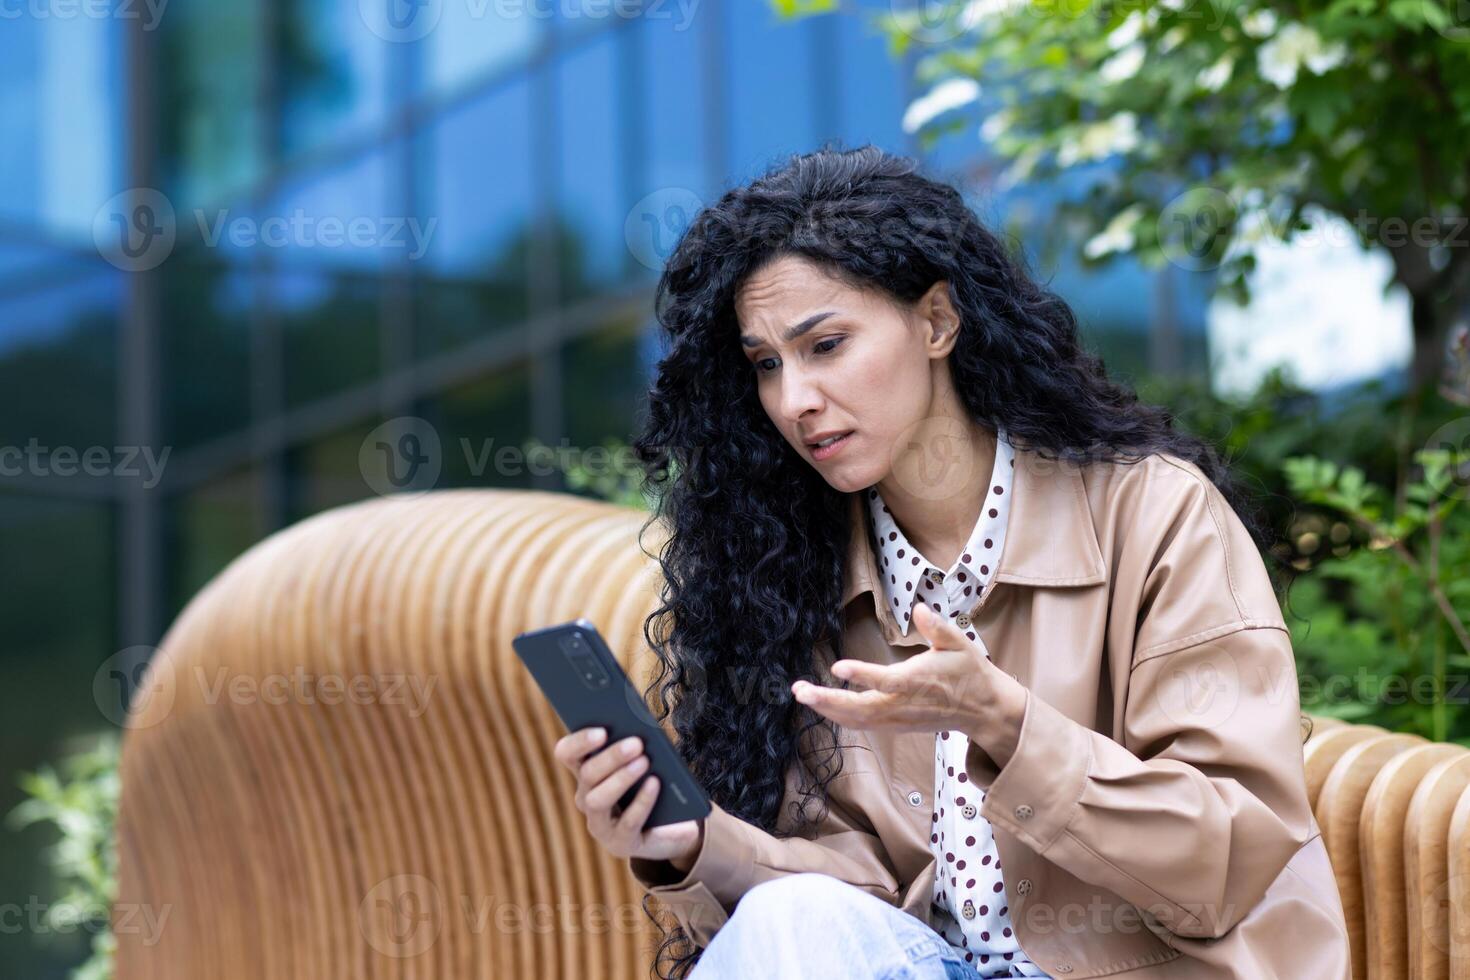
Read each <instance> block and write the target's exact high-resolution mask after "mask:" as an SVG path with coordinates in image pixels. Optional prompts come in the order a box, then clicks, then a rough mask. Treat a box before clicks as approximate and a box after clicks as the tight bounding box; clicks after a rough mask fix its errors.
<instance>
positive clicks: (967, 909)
mask: <svg viewBox="0 0 1470 980" xmlns="http://www.w3.org/2000/svg"><path fill="white" fill-rule="evenodd" d="M960 915H963V916H964V917H965V918H967V919H973V918H975V903H974V902H972V901H971V900H970V899H968V898H967V899H965V904H964V905H962V906H960Z"/></svg>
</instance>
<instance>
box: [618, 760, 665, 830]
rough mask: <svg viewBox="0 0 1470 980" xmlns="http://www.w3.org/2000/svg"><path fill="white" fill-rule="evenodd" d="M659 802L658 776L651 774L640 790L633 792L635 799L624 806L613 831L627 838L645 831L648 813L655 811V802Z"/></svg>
mask: <svg viewBox="0 0 1470 980" xmlns="http://www.w3.org/2000/svg"><path fill="white" fill-rule="evenodd" d="M656 802H658V777H657V776H652V775H650V776H649V777H648V778H647V779H645V780H644V781H643V785H642V786H639V787H638V792H637V793H635V794H633V801H632V802H631V803H629V804H628V805H627V806H626V807H624V808H623V812H622V813H621V814H619V816H618V818H617V820H616V821H615V822H614V824H613V833H615V834H617V835H619V836H620V837H622V838H623V839H625V840H632V839H633V838H635V837H637V836H638V835H639V834H641V833H642V832H643V825H644V824H646V823H648V815H649V814H650V813H652V812H653V804H654V803H656Z"/></svg>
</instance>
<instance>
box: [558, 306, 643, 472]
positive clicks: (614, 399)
mask: <svg viewBox="0 0 1470 980" xmlns="http://www.w3.org/2000/svg"><path fill="white" fill-rule="evenodd" d="M649 329H650V324H649V321H648V319H647V318H646V317H642V316H629V317H626V318H624V319H621V320H615V321H613V322H611V323H609V324H608V325H607V326H606V327H604V328H603V329H601V330H598V331H597V332H595V333H592V334H588V335H586V336H583V337H579V338H578V339H576V340H573V341H570V342H568V343H567V345H566V347H564V348H563V349H562V384H563V391H564V392H565V393H566V395H565V399H566V400H565V406H564V408H563V417H564V418H565V420H566V430H567V431H566V434H567V439H568V440H569V441H570V442H571V445H573V446H576V447H588V446H600V445H602V444H603V441H604V440H605V439H608V438H614V439H618V440H620V441H622V442H629V441H631V440H632V438H633V432H634V430H635V428H636V427H637V421H636V419H637V414H638V412H639V411H640V410H641V409H642V407H643V403H644V401H645V400H646V398H647V393H648V386H649V384H650V383H651V381H652V378H651V376H650V374H649V370H648V368H649V365H648V363H647V360H648V359H647V341H648V330H649Z"/></svg>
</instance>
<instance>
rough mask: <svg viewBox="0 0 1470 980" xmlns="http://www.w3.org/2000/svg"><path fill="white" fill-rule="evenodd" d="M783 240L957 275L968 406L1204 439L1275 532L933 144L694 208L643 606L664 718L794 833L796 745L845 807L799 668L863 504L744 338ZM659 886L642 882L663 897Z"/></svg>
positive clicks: (1049, 449)
mask: <svg viewBox="0 0 1470 980" xmlns="http://www.w3.org/2000/svg"><path fill="white" fill-rule="evenodd" d="M784 255H795V256H800V257H804V258H805V259H808V260H810V261H812V262H814V263H816V264H817V265H818V266H820V267H821V268H823V269H825V270H827V271H829V272H830V273H832V274H834V275H836V276H838V277H839V278H840V279H841V280H842V281H844V282H848V283H851V284H853V285H854V286H856V287H859V288H871V287H878V288H880V289H882V290H884V291H886V292H887V293H888V294H889V295H890V296H891V297H892V298H893V299H894V300H895V301H896V302H899V303H905V304H912V303H913V302H914V301H915V300H916V299H918V298H919V297H920V296H922V295H923V294H924V293H925V291H926V290H928V289H929V288H930V287H931V286H932V285H933V284H934V283H935V282H937V281H939V280H941V279H943V280H947V281H948V282H949V289H950V297H951V301H952V303H953V305H954V307H955V309H956V311H957V312H958V313H959V315H960V319H961V323H960V328H959V336H958V338H957V340H956V342H955V346H954V348H953V350H952V351H951V354H950V357H949V365H950V370H951V374H952V378H953V381H954V387H955V389H956V390H957V392H958V394H959V396H960V398H961V400H962V401H963V403H964V406H965V408H966V410H967V411H968V413H969V415H970V417H971V418H973V419H974V420H976V421H977V422H980V423H983V424H984V425H986V426H987V427H989V428H991V429H994V428H996V427H997V425H999V426H1003V427H1004V428H1005V431H1006V434H1007V436H1008V438H1009V439H1010V440H1011V441H1012V443H1013V444H1016V445H1018V446H1025V447H1026V448H1028V449H1030V450H1032V451H1034V452H1036V453H1038V454H1040V455H1041V456H1042V457H1043V458H1047V459H1065V460H1068V461H1074V462H1080V463H1085V462H1090V461H1096V460H1119V461H1124V462H1129V463H1132V462H1137V461H1139V460H1141V459H1143V458H1145V457H1147V456H1148V455H1150V454H1152V453H1161V452H1162V453H1170V454H1173V455H1175V456H1178V457H1180V458H1183V459H1186V460H1189V461H1190V462H1192V463H1194V464H1195V465H1197V466H1198V467H1199V468H1200V470H1201V471H1203V472H1204V473H1205V474H1206V475H1207V476H1208V477H1209V479H1210V480H1211V481H1212V482H1213V483H1214V484H1215V485H1216V486H1217V487H1218V488H1219V489H1220V491H1221V492H1222V493H1223V494H1224V496H1225V497H1226V499H1227V500H1228V501H1229V503H1230V504H1231V506H1232V507H1233V508H1234V509H1235V511H1236V513H1237V514H1238V515H1239V516H1240V518H1241V521H1242V523H1243V524H1244V525H1245V526H1246V528H1247V529H1248V530H1249V532H1250V533H1251V535H1252V537H1253V538H1254V539H1255V540H1256V543H1257V545H1258V546H1259V547H1260V549H1261V550H1262V552H1264V553H1268V554H1269V551H1268V549H1269V546H1270V544H1271V542H1270V541H1269V540H1268V536H1269V533H1270V532H1269V530H1268V526H1267V524H1266V523H1265V522H1263V521H1262V520H1261V519H1260V518H1259V517H1258V515H1257V514H1256V512H1255V511H1254V509H1253V507H1252V506H1251V505H1250V502H1249V500H1248V499H1247V498H1246V496H1245V495H1244V493H1243V491H1242V490H1241V489H1240V488H1239V487H1237V486H1236V484H1235V483H1234V481H1233V480H1232V478H1231V476H1230V473H1229V471H1228V468H1227V466H1226V465H1225V464H1224V463H1223V462H1222V461H1221V459H1220V457H1219V456H1218V455H1217V453H1216V452H1215V450H1214V449H1213V448H1212V447H1211V446H1210V445H1208V444H1207V443H1205V442H1203V441H1201V440H1200V439H1197V438H1194V437H1192V436H1190V435H1188V434H1186V433H1184V432H1181V431H1176V430H1175V429H1174V428H1172V423H1173V419H1172V416H1171V415H1170V413H1169V412H1168V411H1166V410H1165V409H1164V408H1162V407H1156V406H1151V405H1146V404H1141V403H1140V402H1139V401H1138V397H1137V395H1136V394H1135V393H1134V392H1133V391H1132V390H1131V389H1130V388H1129V387H1127V386H1126V385H1123V384H1119V383H1116V382H1114V381H1111V380H1109V379H1108V377H1107V375H1106V373H1105V371H1104V368H1103V363H1102V361H1101V359H1099V358H1098V357H1096V356H1094V355H1093V354H1091V353H1089V352H1088V351H1087V350H1085V349H1084V348H1083V346H1082V344H1081V343H1080V341H1079V338H1078V331H1077V321H1076V318H1075V316H1074V315H1073V313H1072V310H1071V309H1070V308H1069V307H1068V306H1067V304H1066V303H1065V302H1064V301H1063V300H1062V299H1061V298H1060V297H1059V296H1058V295H1056V294H1055V293H1053V292H1051V291H1050V290H1049V289H1047V288H1046V287H1044V286H1042V285H1041V284H1039V283H1037V282H1036V281H1035V280H1034V279H1033V278H1032V277H1031V275H1030V274H1029V273H1028V271H1027V269H1026V267H1025V263H1024V260H1023V259H1022V258H1020V257H1018V256H1016V255H1013V254H1012V253H1011V252H1010V251H1009V250H1008V249H1007V248H1006V247H1005V245H1004V244H1003V243H1002V241H1001V240H1000V239H999V238H997V237H996V236H995V235H994V234H992V233H991V232H990V231H988V230H987V229H986V228H985V227H984V226H983V225H982V224H981V223H980V221H979V219H978V218H977V217H976V216H975V215H974V213H973V212H972V211H971V210H970V209H969V208H968V207H967V206H966V204H965V202H964V200H963V199H962V197H961V194H960V192H959V191H958V190H957V189H956V188H954V187H952V186H949V185H947V184H945V183H942V182H938V181H936V180H933V179H930V178H928V177H925V176H923V175H921V174H920V173H919V165H918V163H917V162H916V161H915V160H913V159H911V158H908V157H903V156H896V155H893V154H890V153H888V152H885V151H884V150H882V149H879V148H878V147H875V146H871V145H868V146H862V147H858V148H856V149H850V150H838V149H833V148H830V146H824V147H822V148H821V149H819V150H817V151H815V152H811V153H806V154H801V155H793V156H791V157H790V158H789V160H788V161H786V162H785V163H784V164H783V165H780V166H779V167H773V168H772V169H771V170H769V171H767V172H766V173H765V174H764V175H762V176H761V177H759V178H758V179H756V180H754V181H753V182H751V183H750V184H749V185H748V186H741V187H736V188H734V189H731V190H729V191H726V192H725V193H724V194H723V195H722V196H721V197H720V199H719V200H718V201H717V202H716V203H715V204H713V205H711V206H709V207H706V208H704V209H703V210H702V211H700V212H699V214H698V215H697V216H695V218H694V219H693V221H692V222H691V223H690V224H689V226H688V228H687V229H686V230H685V232H684V234H683V235H682V237H681V238H680V240H679V242H678V244H677V246H676V247H675V249H674V251H673V253H672V254H671V256H670V258H669V260H668V262H667V263H666V266H665V268H664V270H663V272H662V275H661V276H660V279H659V283H658V291H657V297H656V303H655V309H656V312H657V316H658V320H659V323H660V326H661V328H662V330H663V332H664V333H665V335H666V340H667V344H666V354H665V355H664V356H663V357H662V359H661V360H660V361H659V363H658V367H657V374H656V378H655V380H654V383H653V386H652V388H651V390H650V391H649V404H648V408H647V415H646V417H645V419H644V421H643V423H642V426H641V432H640V433H639V434H638V436H637V437H636V439H635V441H634V447H633V448H634V450H635V452H636V453H637V455H638V458H639V460H640V462H641V464H642V466H643V468H644V470H645V471H646V474H647V478H648V481H649V485H650V489H651V490H652V492H653V493H654V495H655V496H657V498H658V501H659V502H658V505H657V507H656V509H655V513H654V516H653V518H652V519H651V520H650V522H649V524H653V523H654V522H657V521H661V522H662V523H663V524H664V526H665V528H666V530H667V532H668V537H667V540H666V542H665V544H664V545H663V547H662V549H661V553H660V554H659V555H658V560H659V563H660V565H661V567H662V570H663V575H664V583H663V589H662V592H661V603H660V605H659V607H658V608H657V609H656V610H655V611H654V612H653V613H652V614H651V615H650V616H649V618H648V619H647V620H646V621H645V622H644V624H643V632H644V636H645V638H646V639H647V640H648V642H649V644H650V646H651V647H652V648H653V649H654V650H655V652H656V653H657V655H658V661H659V669H658V674H657V676H656V677H655V678H654V679H653V681H652V682H651V683H650V685H649V687H648V688H647V689H646V690H645V692H644V694H645V698H647V697H648V695H649V694H650V693H652V691H653V690H654V689H655V688H657V689H658V693H659V700H658V706H659V712H658V717H659V718H660V719H663V718H665V717H667V716H668V713H669V710H670V699H672V701H673V707H672V712H673V728H674V730H675V732H676V734H677V741H678V746H679V752H680V754H681V756H682V757H683V758H684V761H685V762H686V763H687V764H688V765H689V768H690V770H691V771H692V772H693V773H694V775H695V777H696V778H697V779H698V780H699V781H700V782H701V783H702V784H703V785H704V787H705V788H706V790H707V791H708V792H709V795H710V798H711V799H712V800H714V801H715V802H717V803H718V804H719V805H720V806H721V807H722V808H724V809H725V810H727V811H728V812H730V813H731V814H733V815H735V816H737V817H739V818H741V819H743V820H745V821H747V822H749V823H751V824H753V825H755V826H758V827H760V828H762V829H764V830H766V831H768V832H771V833H776V827H777V819H778V817H779V816H780V807H781V803H782V799H783V797H784V791H785V779H786V773H787V772H788V769H789V767H790V766H792V765H798V764H799V765H800V770H799V776H800V783H799V785H800V786H801V791H802V794H803V798H802V800H801V803H800V806H799V807H798V808H797V810H798V812H797V822H796V824H795V826H796V830H795V831H794V833H801V832H802V830H803V829H805V828H807V827H808V826H809V823H808V822H807V820H806V816H807V810H808V807H807V804H808V803H809V802H811V801H812V800H813V799H815V800H817V801H818V805H819V806H820V807H825V806H826V804H827V785H828V783H829V782H830V781H831V779H832V778H833V777H835V776H836V774H837V771H840V765H841V753H840V751H838V750H839V748H840V747H839V746H838V745H837V744H836V735H837V732H836V729H835V728H834V726H833V725H832V723H831V722H830V721H829V720H828V719H826V718H824V717H823V716H822V715H820V714H818V713H817V712H815V711H814V710H813V709H811V708H810V707H807V706H806V705H803V704H801V703H800V702H798V701H796V700H795V699H794V698H793V697H792V696H791V694H790V686H791V684H792V683H793V682H794V681H796V680H797V679H798V678H803V679H807V680H811V681H814V682H816V683H822V680H821V679H820V678H818V677H816V676H814V668H815V666H816V665H815V663H814V654H813V648H814V646H815V645H816V644H818V643H821V642H822V641H824V640H825V641H827V642H828V643H829V644H830V649H831V650H832V651H833V652H834V653H835V655H836V657H838V658H840V657H841V656H842V651H841V635H842V616H841V610H840V609H839V600H840V597H841V595H842V589H843V584H844V583H843V576H844V570H845V557H846V553H847V548H848V540H847V537H848V524H847V515H848V513H849V511H848V507H847V501H846V498H847V496H848V495H847V494H846V493H844V492H841V491H838V490H836V489H834V488H833V487H831V486H830V485H829V484H828V483H827V482H826V481H825V480H824V479H823V478H822V476H821V475H820V474H819V473H818V472H817V471H816V470H814V469H813V468H812V467H811V466H810V465H809V464H808V463H807V462H806V461H805V460H804V459H802V458H801V456H800V455H799V454H798V453H797V452H796V451H795V450H794V449H793V448H792V447H791V446H790V444H788V443H787V442H786V440H785V439H784V438H783V437H782V435H781V434H780V432H779V431H778V430H777V429H776V427H775V426H774V425H773V424H772V422H771V421H770V419H769V418H768V417H767V415H766V413H765V411H764V410H763V408H762V406H761V403H760V400H759V396H758V394H757V391H756V375H755V372H754V371H753V370H751V367H750V363H749V361H747V360H746V359H745V356H744V354H743V353H742V350H741V346H740V342H739V340H738V336H739V328H738V324H737V322H736V316H735V312H734V303H735V297H736V294H737V291H738V290H739V289H740V287H741V285H742V283H743V282H745V281H746V279H747V278H748V277H749V276H750V275H752V274H753V273H754V272H756V271H757V270H759V269H761V268H762V267H764V266H765V265H766V264H767V263H769V262H771V261H772V260H774V259H776V258H778V257H781V256H784ZM647 526H648V525H645V528H646V527H647ZM753 691H762V692H780V696H779V697H771V696H758V697H752V696H751V692H753ZM808 739H809V740H811V742H810V744H812V745H820V746H822V749H821V751H819V752H818V753H815V754H816V755H820V756H821V759H820V762H819V763H818V764H816V765H814V766H813V767H812V768H808V765H807V759H806V758H805V755H806V753H805V752H798V746H800V745H803V744H804V740H808ZM818 739H820V740H821V741H818ZM834 761H835V762H836V763H837V766H838V768H837V769H835V770H834V769H833V767H832V763H833V762H834ZM815 822H816V820H815V819H813V820H811V823H815ZM651 900H652V899H651V896H647V895H645V902H644V910H645V912H648V902H649V901H651ZM648 914H649V915H650V916H652V915H653V913H651V912H648ZM655 921H657V919H656V917H655ZM660 928H661V929H662V928H663V927H662V925H661V926H660ZM700 953H701V950H700V949H699V948H697V947H696V945H695V943H694V942H693V941H692V939H691V938H690V937H689V936H688V935H686V934H685V932H684V930H683V929H682V927H680V926H678V925H675V926H673V928H672V930H669V931H664V933H663V941H662V943H661V944H660V945H659V947H658V949H657V951H656V954H655V958H654V970H655V972H656V974H657V975H658V976H659V977H661V978H672V977H683V976H686V975H687V972H688V970H689V969H691V968H692V967H693V964H694V963H695V962H696V961H697V960H698V957H699V955H700ZM665 967H667V970H668V972H664V968H665Z"/></svg>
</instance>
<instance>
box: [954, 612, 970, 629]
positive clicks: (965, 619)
mask: <svg viewBox="0 0 1470 980" xmlns="http://www.w3.org/2000/svg"><path fill="white" fill-rule="evenodd" d="M954 624H955V625H956V626H958V627H959V628H960V629H962V630H967V629H969V628H970V617H969V616H968V615H966V614H965V613H960V614H959V615H958V616H956V617H955V618H954Z"/></svg>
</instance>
